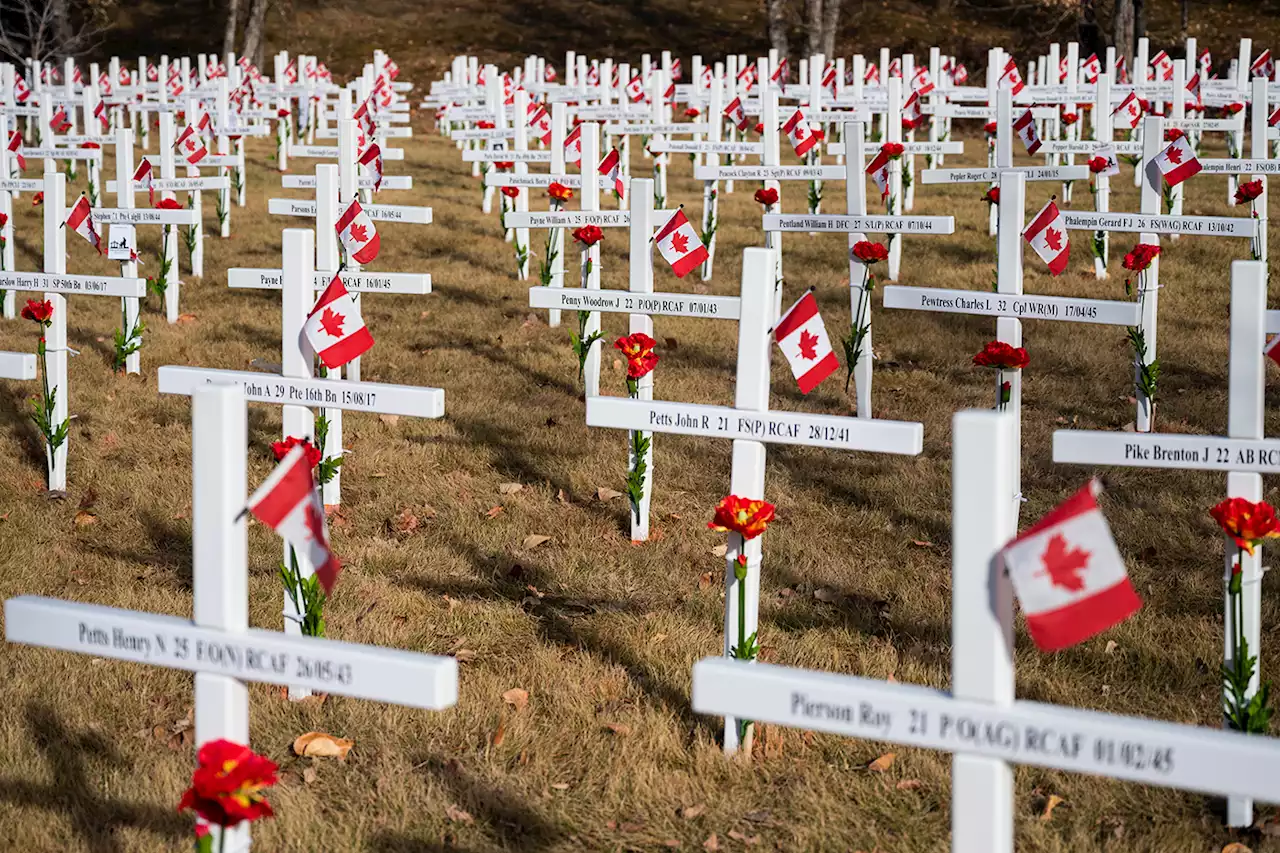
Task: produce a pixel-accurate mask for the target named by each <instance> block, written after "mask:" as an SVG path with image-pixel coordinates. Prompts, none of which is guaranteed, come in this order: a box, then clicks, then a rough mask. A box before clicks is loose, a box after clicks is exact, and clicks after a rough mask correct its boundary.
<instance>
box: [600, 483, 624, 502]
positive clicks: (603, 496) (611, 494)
mask: <svg viewBox="0 0 1280 853" xmlns="http://www.w3.org/2000/svg"><path fill="white" fill-rule="evenodd" d="M620 497H622V492H615V491H614V490H613V489H610V488H608V487H607V486H600V487H599V488H597V489H596V500H598V501H611V500H613V499H614V498H620Z"/></svg>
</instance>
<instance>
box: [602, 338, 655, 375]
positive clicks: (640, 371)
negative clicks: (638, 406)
mask: <svg viewBox="0 0 1280 853" xmlns="http://www.w3.org/2000/svg"><path fill="white" fill-rule="evenodd" d="M657 344H658V342H657V341H655V340H654V339H653V338H651V337H649V336H648V335H646V334H645V333H644V332H633V333H632V334H630V335H625V336H623V337H621V338H618V339H617V340H616V341H614V342H613V348H614V349H616V350H618V351H619V352H621V353H622V354H623V355H625V356H626V357H627V378H628V379H639V378H640V377H641V376H644V375H646V374H648V373H649V372H651V371H652V370H653V369H654V368H655V367H657V366H658V356H657V354H656V353H655V352H654V351H653V348H654V347H655V346H657Z"/></svg>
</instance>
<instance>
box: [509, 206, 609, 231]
mask: <svg viewBox="0 0 1280 853" xmlns="http://www.w3.org/2000/svg"><path fill="white" fill-rule="evenodd" d="M505 222H506V226H507V227H508V228H578V227H581V226H583V225H596V226H599V227H600V228H623V227H626V226H628V225H630V224H631V211H629V210H559V211H547V212H541V211H539V212H530V213H525V212H521V211H514V210H513V211H508V212H507V215H506V218H505Z"/></svg>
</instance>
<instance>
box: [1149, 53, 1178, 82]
mask: <svg viewBox="0 0 1280 853" xmlns="http://www.w3.org/2000/svg"><path fill="white" fill-rule="evenodd" d="M1151 71H1152V76H1154V77H1155V79H1157V80H1172V79H1173V59H1172V58H1170V56H1169V54H1168V53H1167V52H1165V51H1163V50H1162V51H1160V52H1159V53H1157V54H1156V55H1155V56H1153V57H1152V58H1151Z"/></svg>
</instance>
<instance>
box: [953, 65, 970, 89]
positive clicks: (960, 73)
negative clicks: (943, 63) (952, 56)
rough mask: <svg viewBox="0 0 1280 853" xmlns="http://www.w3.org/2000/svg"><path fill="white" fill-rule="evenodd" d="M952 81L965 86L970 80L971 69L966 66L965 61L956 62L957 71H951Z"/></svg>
mask: <svg viewBox="0 0 1280 853" xmlns="http://www.w3.org/2000/svg"><path fill="white" fill-rule="evenodd" d="M951 82H952V83H955V84H956V85H957V86H963V85H964V84H965V83H968V82H969V69H968V68H965V67H964V63H963V62H958V63H956V69H955V71H953V72H951Z"/></svg>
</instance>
